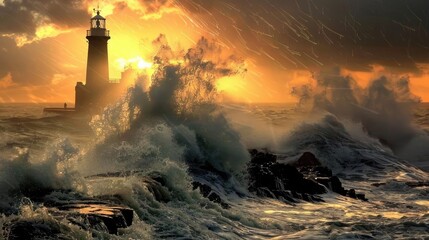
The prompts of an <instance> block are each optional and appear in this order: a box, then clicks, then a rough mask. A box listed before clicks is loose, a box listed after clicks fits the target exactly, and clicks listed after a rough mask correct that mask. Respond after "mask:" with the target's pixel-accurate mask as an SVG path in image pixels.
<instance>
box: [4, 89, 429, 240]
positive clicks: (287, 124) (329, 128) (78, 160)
mask: <svg viewBox="0 0 429 240" xmlns="http://www.w3.org/2000/svg"><path fill="white" fill-rule="evenodd" d="M125 99H126V100H122V102H118V103H117V104H116V105H115V106H112V107H110V108H108V109H105V110H104V113H103V114H100V115H97V116H92V117H79V116H74V117H64V116H57V115H50V114H44V113H43V112H42V109H43V107H46V106H45V105H41V104H1V105H0V136H1V138H0V196H1V198H0V214H1V215H0V224H2V225H5V226H6V225H7V224H8V223H10V222H12V221H16V220H20V219H21V220H22V219H24V220H39V221H36V222H37V224H39V226H36V227H40V228H43V226H40V225H43V224H45V225H47V226H51V225H52V224H54V225H56V226H59V229H60V230H61V233H59V234H57V235H56V236H55V237H54V236H52V239H56V238H61V239H91V238H99V239H429V188H428V187H427V186H426V187H424V186H423V187H410V186H408V185H407V184H406V183H407V182H419V181H422V182H423V181H428V180H429V177H428V174H427V173H426V172H424V171H422V170H420V169H419V168H417V167H415V165H418V166H419V167H421V168H426V169H428V168H427V163H428V162H429V155H425V151H427V148H428V147H429V145H426V144H425V143H426V142H425V141H426V140H425V139H426V138H427V134H428V131H429V104H424V103H423V104H417V105H416V106H413V107H411V110H410V111H411V120H410V121H409V123H408V124H409V127H410V128H412V129H416V131H415V132H417V133H418V134H417V136H416V137H415V136H413V137H410V138H408V140H407V143H403V144H402V145H401V146H399V147H398V144H396V145H395V144H386V141H387V142H389V139H387V137H385V138H382V137H377V136H376V135H375V134H368V131H367V129H368V126H365V124H362V123H361V122H359V121H357V120H356V119H348V118H346V117H342V116H339V115H338V116H337V115H335V114H333V113H332V112H331V113H328V112H326V111H323V110H321V111H307V110H305V109H302V108H298V107H297V106H296V105H295V104H252V105H247V104H222V105H217V106H216V107H215V109H210V111H207V109H206V110H203V111H201V112H198V113H197V112H193V113H186V114H188V115H186V114H185V113H183V114H182V115H180V116H179V115H174V116H173V117H170V115H168V112H169V110H168V109H167V110H166V109H165V108H166V107H167V106H159V105H157V106H155V107H154V108H152V110H151V111H147V112H144V111H142V110H141V109H138V107H139V106H140V105H138V104H134V105H133V104H130V103H133V102H135V101H137V100H136V99H138V100H139V101H143V100H144V99H143V100H141V99H139V97H138V96H137V97H136V95H132V96H129V98H125ZM152 101H154V100H153V99H152ZM125 103H126V104H125ZM212 107H213V106H208V108H212ZM148 108H150V106H148ZM160 109H164V110H162V111H160ZM166 113H167V114H166ZM145 114H146V117H142V115H143V116H144V115H145ZM147 115H151V116H154V117H147ZM184 115H186V116H184ZM383 118H384V116H382V117H381V120H380V121H383V120H386V121H388V120H389V119H383ZM386 124H388V123H386ZM388 131H390V132H396V131H400V129H397V128H391V129H389V130H388ZM378 136H380V135H378ZM386 136H387V135H386ZM420 141H421V142H420ZM392 142H393V143H396V142H395V141H391V142H390V143H392ZM409 144H413V146H409ZM414 146H417V147H414ZM251 148H257V149H265V150H267V151H269V152H271V153H273V154H276V155H277V156H278V159H279V161H280V162H288V161H289V160H290V159H294V158H296V157H297V156H299V155H300V154H302V153H303V152H305V151H310V152H312V153H314V154H315V155H316V156H317V157H318V158H319V159H320V161H321V162H322V163H323V164H324V165H326V166H328V167H329V168H331V169H332V170H333V173H334V174H335V175H337V176H339V177H340V179H341V181H342V182H343V185H344V186H345V187H346V188H354V189H356V190H357V191H359V192H363V193H365V194H366V197H367V198H368V201H367V202H364V201H360V200H356V199H351V198H347V197H344V196H341V195H338V194H335V193H332V192H330V193H327V194H322V195H321V197H322V198H323V199H324V202H320V203H310V202H305V201H300V202H298V203H295V204H288V203H284V202H282V201H279V200H275V199H269V198H262V197H257V196H256V195H254V194H253V193H250V192H248V190H247V186H246V179H247V177H246V164H247V162H248V161H249V156H248V153H247V149H251ZM425 148H426V149H425ZM410 149H412V150H411V151H410ZM408 152H410V153H409V154H408ZM427 152H429V151H427ZM415 153H422V154H419V155H416V154H415ZM407 154H408V155H407ZM407 156H408V157H407ZM414 157H416V158H419V159H416V160H415V161H413V159H412V158H414ZM425 158H426V159H425ZM203 163H210V164H211V166H213V167H214V168H215V169H216V172H225V173H227V174H228V176H229V177H228V178H219V176H218V175H217V174H214V173H211V172H210V171H209V170H206V171H204V168H200V167H199V166H203V165H204V164H203ZM129 171H138V172H139V176H140V174H142V173H143V174H149V173H150V172H153V171H156V172H160V173H162V174H164V175H165V176H166V181H167V183H166V185H167V186H168V191H169V192H168V195H169V198H170V201H168V202H159V201H156V200H155V199H154V197H153V196H152V194H151V192H150V191H148V189H147V187H145V185H144V184H143V183H142V182H141V181H140V178H139V176H137V174H136V175H134V174H132V173H131V174H127V175H124V176H122V177H109V176H105V177H97V178H91V177H88V176H94V175H96V174H98V176H103V175H100V174H103V173H112V172H129ZM225 179H227V180H225ZM193 180H198V181H199V182H203V183H205V184H207V185H209V186H210V187H211V188H212V189H214V190H216V192H217V193H219V195H220V196H221V197H222V199H223V200H224V201H225V202H226V203H227V204H229V205H230V206H231V208H229V209H223V208H222V207H221V206H219V205H218V204H216V203H213V202H211V201H209V200H208V199H206V198H204V197H202V196H201V194H200V193H199V192H198V191H197V190H193V188H192V184H191V183H192V181H193ZM377 183H379V184H377ZM23 185H25V186H28V185H30V186H31V185H35V186H36V185H37V186H42V187H49V188H52V189H54V192H53V193H51V194H50V197H51V198H65V197H64V194H66V193H64V191H63V189H69V190H70V189H71V192H76V193H81V194H85V195H87V196H91V197H96V196H100V195H119V196H121V198H120V199H122V202H121V203H120V204H122V205H125V206H128V207H130V208H132V209H133V210H134V221H133V224H132V225H131V226H130V227H129V228H124V229H120V231H119V233H118V235H109V234H105V233H102V232H97V231H96V230H84V229H82V228H79V227H78V226H77V225H71V224H70V223H68V222H67V220H66V219H62V217H61V215H55V214H52V213H51V212H50V211H49V209H47V208H46V207H44V206H43V203H37V202H36V201H35V202H33V200H32V199H31V197H28V196H23V195H21V194H19V192H20V189H21V188H22V186H23ZM17 192H18V193H17ZM67 194H68V195H67V199H71V200H72V198H73V197H72V196H73V194H71V193H70V192H68V193H67ZM24 195H25V194H24ZM40 220H42V221H40ZM41 223H43V224H41ZM2 229H3V230H1V229H0V231H3V232H2V234H1V235H0V239H1V238H4V237H6V236H7V234H6V233H5V232H4V231H5V228H4V227H3V228H2Z"/></svg>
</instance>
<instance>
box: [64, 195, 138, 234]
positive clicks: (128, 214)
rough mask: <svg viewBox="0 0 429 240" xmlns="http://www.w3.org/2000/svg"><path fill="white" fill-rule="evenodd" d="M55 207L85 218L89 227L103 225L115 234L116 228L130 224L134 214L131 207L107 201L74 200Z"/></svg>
mask: <svg viewBox="0 0 429 240" xmlns="http://www.w3.org/2000/svg"><path fill="white" fill-rule="evenodd" d="M57 208H58V209H59V210H61V211H64V213H65V214H72V215H73V214H77V215H80V216H82V217H83V218H86V219H87V220H88V222H89V227H90V228H94V229H97V230H103V229H104V226H105V227H106V229H107V231H108V232H109V233H110V234H117V233H118V228H126V227H129V226H131V224H132V222H133V216H134V211H133V210H132V209H130V208H126V207H123V206H117V205H111V204H109V203H99V202H97V203H94V202H88V201H76V202H74V203H69V204H66V205H62V206H58V207H57ZM100 226H102V227H101V229H100Z"/></svg>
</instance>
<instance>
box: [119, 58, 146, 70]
mask: <svg viewBox="0 0 429 240" xmlns="http://www.w3.org/2000/svg"><path fill="white" fill-rule="evenodd" d="M116 62H117V63H118V65H119V68H120V69H121V70H124V69H125V68H129V67H131V68H134V69H142V70H143V69H149V68H151V67H152V66H153V63H151V62H148V61H146V60H144V59H143V58H142V57H139V56H137V57H133V58H130V59H125V58H118V59H117V60H116Z"/></svg>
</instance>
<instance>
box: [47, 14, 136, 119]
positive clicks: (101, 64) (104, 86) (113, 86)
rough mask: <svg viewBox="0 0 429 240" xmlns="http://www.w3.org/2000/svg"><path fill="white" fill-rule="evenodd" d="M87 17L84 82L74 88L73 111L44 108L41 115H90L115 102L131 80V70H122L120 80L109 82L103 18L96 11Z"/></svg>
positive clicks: (104, 20) (106, 35)
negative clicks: (90, 16)
mask: <svg viewBox="0 0 429 240" xmlns="http://www.w3.org/2000/svg"><path fill="white" fill-rule="evenodd" d="M95 12H96V15H95V16H94V17H92V18H91V22H90V29H89V30H87V31H86V39H87V40H88V59H87V65H86V82H85V84H84V83H83V82H77V84H76V87H75V108H67V104H66V103H64V108H44V110H43V111H44V112H52V113H58V114H74V113H84V114H86V113H94V112H99V111H100V110H101V109H102V108H103V107H105V106H107V105H108V104H110V103H112V102H114V101H116V100H117V99H118V98H119V97H120V96H121V95H122V94H123V93H124V91H125V90H126V89H127V85H126V83H127V80H129V79H130V78H131V79H134V78H135V75H134V72H133V71H132V69H127V70H125V71H124V72H123V73H122V75H121V79H119V80H112V81H111V80H110V79H109V57H108V53H107V42H108V41H109V39H110V33H109V30H107V28H106V19H105V18H104V17H102V16H101V15H100V10H97V11H95Z"/></svg>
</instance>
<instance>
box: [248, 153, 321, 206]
mask: <svg viewBox="0 0 429 240" xmlns="http://www.w3.org/2000/svg"><path fill="white" fill-rule="evenodd" d="M250 154H251V157H252V160H251V162H250V163H249V165H248V172H249V191H251V192H255V193H256V194H258V195H260V196H264V197H273V198H278V199H279V198H283V199H285V200H286V201H288V202H292V201H294V200H293V198H297V199H302V200H305V201H317V200H318V199H320V198H312V197H310V196H311V195H314V194H322V193H326V189H325V187H323V186H322V185H321V184H319V183H317V182H316V181H315V180H313V179H307V178H305V177H304V175H303V174H302V173H301V172H299V171H298V169H297V167H295V166H292V165H286V164H281V163H278V162H277V157H276V156H275V155H273V154H270V153H267V152H259V151H257V150H251V151H250ZM309 161H310V162H312V161H311V160H309ZM303 162H304V160H303V161H301V163H300V165H302V164H303ZM312 163H313V162H312ZM289 193H290V194H289Z"/></svg>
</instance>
